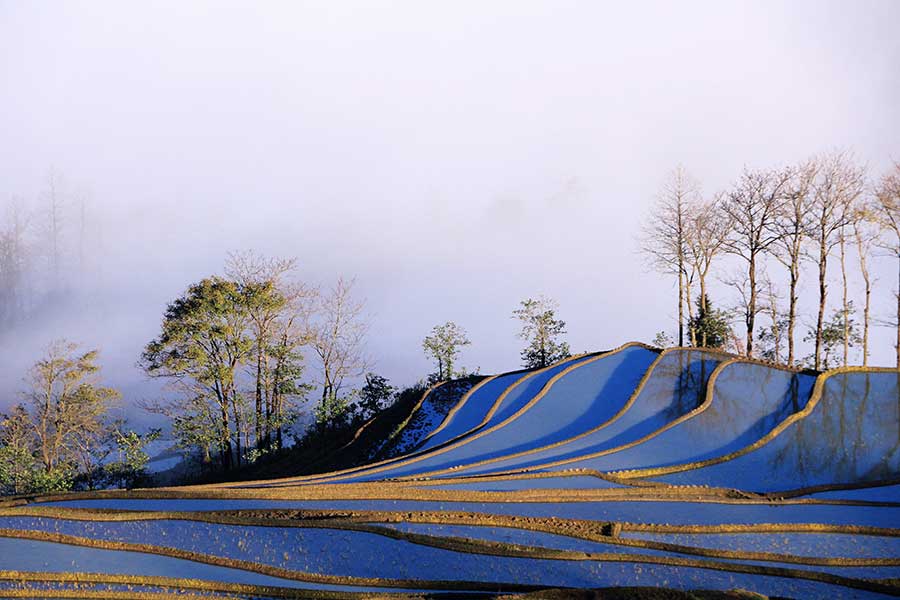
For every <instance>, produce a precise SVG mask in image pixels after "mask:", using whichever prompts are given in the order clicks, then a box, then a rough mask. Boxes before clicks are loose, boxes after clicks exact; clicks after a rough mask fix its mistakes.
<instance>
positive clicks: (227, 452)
mask: <svg viewBox="0 0 900 600" xmlns="http://www.w3.org/2000/svg"><path fill="white" fill-rule="evenodd" d="M219 407H220V408H221V409H222V449H221V460H222V468H223V469H224V470H226V471H228V470H229V469H231V423H229V419H228V402H227V401H226V400H225V399H224V398H223V399H220V402H219Z"/></svg>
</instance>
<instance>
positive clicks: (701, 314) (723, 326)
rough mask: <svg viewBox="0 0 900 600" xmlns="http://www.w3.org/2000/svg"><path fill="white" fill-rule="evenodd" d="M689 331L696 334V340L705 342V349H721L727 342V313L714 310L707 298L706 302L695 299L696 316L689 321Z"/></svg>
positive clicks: (728, 328)
mask: <svg viewBox="0 0 900 600" xmlns="http://www.w3.org/2000/svg"><path fill="white" fill-rule="evenodd" d="M689 329H690V330H692V331H695V332H696V334H697V335H696V337H697V340H698V341H699V340H704V339H705V340H706V346H705V347H706V348H723V347H724V346H725V344H726V343H727V342H728V332H729V330H730V327H729V325H728V313H727V312H725V311H724V310H719V309H717V308H715V307H714V306H713V304H712V301H711V300H710V299H709V296H707V297H706V302H705V303H704V302H703V301H702V298H701V297H699V296H698V297H697V314H696V315H695V316H694V318H693V319H691V321H690V323H689Z"/></svg>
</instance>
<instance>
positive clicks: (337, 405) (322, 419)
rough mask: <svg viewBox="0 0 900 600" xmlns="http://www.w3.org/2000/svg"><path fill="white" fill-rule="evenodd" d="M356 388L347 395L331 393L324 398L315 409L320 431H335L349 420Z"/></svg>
mask: <svg viewBox="0 0 900 600" xmlns="http://www.w3.org/2000/svg"><path fill="white" fill-rule="evenodd" d="M354 396H356V392H355V390H354V391H353V392H351V393H350V394H349V395H346V396H336V395H333V394H332V395H330V396H327V397H325V398H322V399H321V400H320V401H319V403H318V404H317V405H316V408H315V409H314V415H315V418H316V427H317V428H318V429H319V431H334V430H336V429H339V428H340V427H341V425H344V424H345V423H346V422H347V418H348V417H349V415H350V412H351V410H350V407H351V405H352V404H353V397H354Z"/></svg>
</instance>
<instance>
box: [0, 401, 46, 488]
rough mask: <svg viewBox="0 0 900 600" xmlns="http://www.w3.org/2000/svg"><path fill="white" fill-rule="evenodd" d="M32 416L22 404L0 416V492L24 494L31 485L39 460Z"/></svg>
mask: <svg viewBox="0 0 900 600" xmlns="http://www.w3.org/2000/svg"><path fill="white" fill-rule="evenodd" d="M35 454H36V448H35V444H34V435H33V430H32V424H31V417H30V416H29V414H28V410H27V409H26V408H25V406H24V405H22V404H19V405H17V406H15V407H14V408H13V410H12V412H11V413H10V414H9V415H2V416H0V493H3V494H24V493H25V492H26V491H28V490H29V489H30V488H31V485H32V481H33V480H34V477H35V473H36V472H37V471H38V468H39V467H38V460H37V457H36V456H35Z"/></svg>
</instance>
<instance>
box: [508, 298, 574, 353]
mask: <svg viewBox="0 0 900 600" xmlns="http://www.w3.org/2000/svg"><path fill="white" fill-rule="evenodd" d="M556 308H557V304H556V302H555V301H554V300H551V299H550V298H545V297H543V296H541V297H539V298H538V299H537V300H534V299H532V298H528V299H527V300H523V301H522V302H521V303H520V308H517V309H516V310H514V311H513V318H515V319H518V320H519V321H521V322H522V331H520V332H519V334H518V337H519V338H520V339H523V340H525V341H526V342H527V343H528V345H527V346H525V348H524V349H523V350H522V353H521V357H522V361H523V364H524V366H525V367H526V368H535V367H537V368H541V367H546V366H547V365H549V364H552V363H555V362H557V361H560V360H562V359H564V358H567V357H569V356H571V352H570V351H569V344H567V343H566V342H561V341H559V339H558V338H559V336H561V335H562V334H564V333H565V332H566V322H565V321H563V320H560V319H557V318H556Z"/></svg>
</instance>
